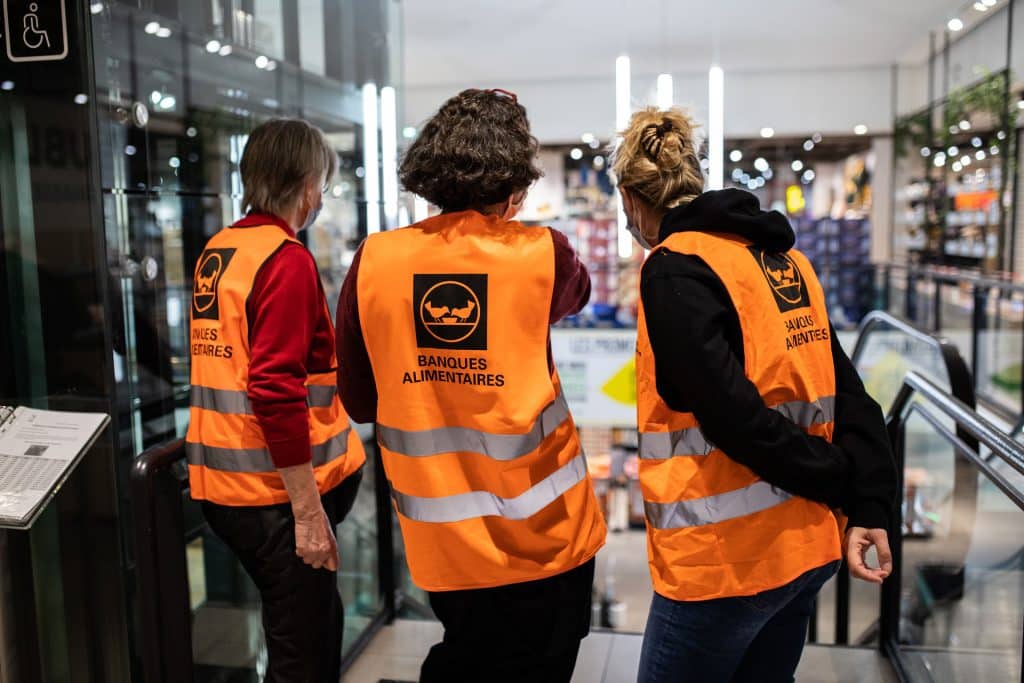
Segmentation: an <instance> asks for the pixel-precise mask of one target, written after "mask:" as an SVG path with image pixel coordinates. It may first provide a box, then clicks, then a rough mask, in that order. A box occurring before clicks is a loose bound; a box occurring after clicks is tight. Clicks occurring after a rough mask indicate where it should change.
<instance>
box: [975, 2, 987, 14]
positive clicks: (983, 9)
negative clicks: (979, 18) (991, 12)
mask: <svg viewBox="0 0 1024 683" xmlns="http://www.w3.org/2000/svg"><path fill="white" fill-rule="evenodd" d="M974 9H976V10H978V11H979V12H987V11H988V5H986V4H985V3H983V2H980V0H979V2H976V3H974Z"/></svg>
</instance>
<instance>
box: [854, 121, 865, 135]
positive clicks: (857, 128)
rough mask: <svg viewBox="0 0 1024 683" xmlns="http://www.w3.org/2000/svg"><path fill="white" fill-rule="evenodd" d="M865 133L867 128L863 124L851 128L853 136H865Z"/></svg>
mask: <svg viewBox="0 0 1024 683" xmlns="http://www.w3.org/2000/svg"><path fill="white" fill-rule="evenodd" d="M867 132H868V127H867V126H865V125H864V124H863V123H858V124H857V125H856V126H854V127H853V134H854V135H867Z"/></svg>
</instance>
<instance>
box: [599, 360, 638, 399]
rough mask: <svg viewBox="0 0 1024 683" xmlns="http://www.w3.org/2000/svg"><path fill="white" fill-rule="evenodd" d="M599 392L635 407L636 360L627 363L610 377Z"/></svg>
mask: <svg viewBox="0 0 1024 683" xmlns="http://www.w3.org/2000/svg"><path fill="white" fill-rule="evenodd" d="M601 391H602V392H604V394H605V396H607V397H608V398H610V399H612V400H613V401H618V402H619V403H623V404H625V405H627V406H635V405H636V359H635V358H630V359H629V361H628V362H627V363H626V364H625V365H623V366H622V367H621V368H619V371H618V372H616V373H615V374H614V375H612V376H611V379H609V380H608V381H607V382H605V383H604V386H602V387H601Z"/></svg>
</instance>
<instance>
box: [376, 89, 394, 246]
mask: <svg viewBox="0 0 1024 683" xmlns="http://www.w3.org/2000/svg"><path fill="white" fill-rule="evenodd" d="M380 129H381V134H380V140H381V143H380V157H381V166H382V169H381V171H382V173H383V176H384V183H383V188H384V192H383V194H384V220H385V226H386V227H387V228H394V227H398V115H397V104H396V96H395V89H394V88H393V87H391V86H390V85H386V86H384V87H383V88H381V89H380Z"/></svg>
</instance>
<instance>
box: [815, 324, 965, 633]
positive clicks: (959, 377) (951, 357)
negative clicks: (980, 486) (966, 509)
mask: <svg viewBox="0 0 1024 683" xmlns="http://www.w3.org/2000/svg"><path fill="white" fill-rule="evenodd" d="M882 326H884V327H885V328H887V329H895V330H897V331H899V332H900V333H902V334H904V335H907V336H908V337H911V338H913V339H915V340H917V341H919V342H921V343H923V344H926V345H928V346H931V347H932V348H934V349H936V350H937V351H938V352H939V355H940V356H941V357H942V361H943V364H944V366H945V369H946V373H947V375H948V377H949V386H950V392H951V393H952V395H953V396H954V397H955V398H956V400H958V401H960V402H961V403H963V404H964V405H967V406H970V407H971V409H973V408H974V407H975V394H974V382H973V380H972V378H971V373H970V371H969V370H968V369H967V364H966V363H965V362H964V359H963V356H962V355H960V352H959V350H958V349H957V348H956V346H955V345H954V344H952V343H951V342H949V341H948V340H946V339H944V338H942V337H939V336H936V335H933V334H928V333H927V332H924V331H923V330H921V329H919V328H917V327H915V326H914V325H912V324H910V323H909V322H907V321H906V320H903V319H901V318H898V317H896V316H894V315H892V314H891V313H888V312H886V311H872V312H871V313H869V314H868V315H866V316H865V317H864V319H863V320H862V321H861V324H860V327H859V328H858V334H857V342H856V344H855V345H854V347H853V352H852V353H851V354H850V360H851V361H852V362H853V364H854V366H855V367H856V365H857V363H858V361H859V360H860V357H861V355H862V354H863V353H864V349H865V347H866V345H867V340H868V339H869V337H870V336H871V333H872V331H874V330H875V329H877V328H879V327H882ZM958 435H959V438H961V439H964V440H966V441H967V442H970V441H971V440H972V437H971V436H970V435H969V434H966V433H963V434H959V432H958ZM973 443H974V448H975V449H977V442H976V441H975V442H973ZM957 467H958V468H962V465H961V463H960V462H959V460H958V461H957ZM898 469H899V473H900V477H901V481H900V488H899V490H900V491H902V490H903V483H902V476H903V473H902V468H901V467H900V468H898ZM966 479H967V478H966V477H957V482H962V481H964V480H966ZM958 493H960V494H963V493H965V492H964V491H958ZM966 493H967V494H968V495H967V496H965V497H966V498H969V499H971V500H973V496H974V495H976V493H977V491H976V489H975V490H974V491H968V492H966ZM900 529H902V519H900V523H899V524H898V525H894V527H893V536H900V533H899V530H900ZM815 611H817V608H815ZM815 616H816V615H815ZM814 621H815V626H816V625H817V623H816V622H817V619H815V620H814ZM816 630H817V629H816V628H815V629H813V630H812V632H811V642H814V641H815V640H816V639H817V633H816ZM849 641H850V573H849V571H847V567H846V561H845V559H844V560H843V566H842V567H840V570H839V573H838V574H837V575H836V614H835V642H836V644H837V645H847V644H849Z"/></svg>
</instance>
